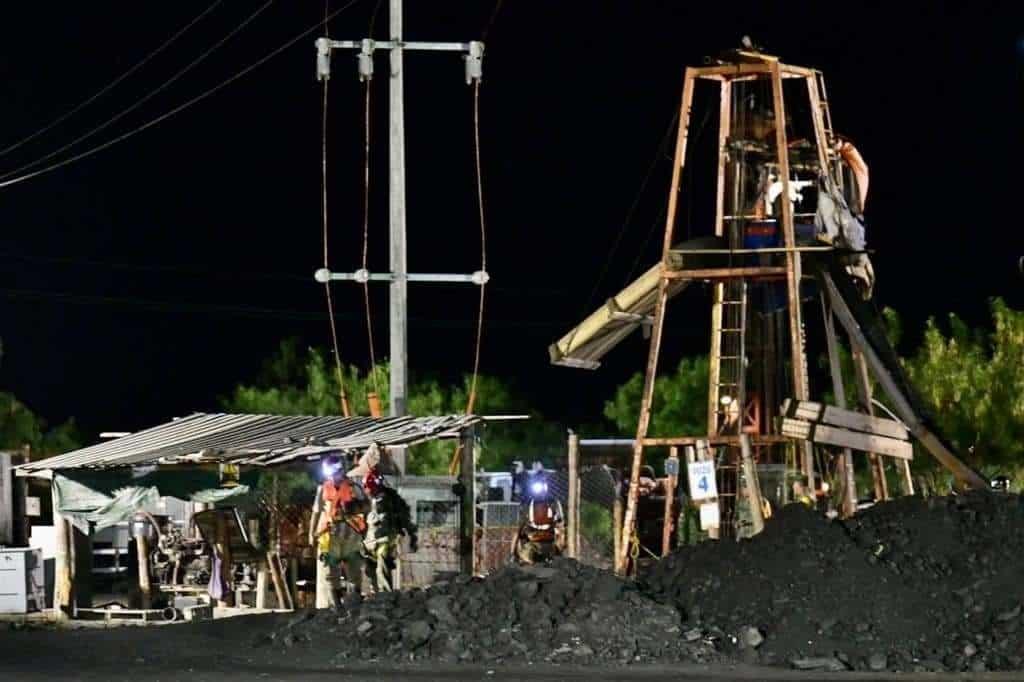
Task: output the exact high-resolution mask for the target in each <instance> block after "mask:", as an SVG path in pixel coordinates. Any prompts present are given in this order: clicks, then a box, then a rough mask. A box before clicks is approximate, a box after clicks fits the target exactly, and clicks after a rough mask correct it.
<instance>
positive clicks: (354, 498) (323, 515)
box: [309, 455, 369, 608]
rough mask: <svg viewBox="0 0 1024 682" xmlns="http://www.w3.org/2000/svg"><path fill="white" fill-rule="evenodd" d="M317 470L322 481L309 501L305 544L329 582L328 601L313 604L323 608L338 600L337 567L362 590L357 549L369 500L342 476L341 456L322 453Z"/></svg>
mask: <svg viewBox="0 0 1024 682" xmlns="http://www.w3.org/2000/svg"><path fill="white" fill-rule="evenodd" d="M321 471H322V473H323V483H321V484H320V486H319V487H317V490H316V499H315V500H314V502H313V514H312V517H311V518H310V521H309V544H310V545H311V546H313V547H314V548H315V550H316V556H317V560H318V561H319V562H320V564H321V565H322V566H321V570H325V571H326V572H327V580H328V581H329V583H330V590H331V592H330V602H331V603H330V604H329V605H328V604H320V603H318V604H317V608H326V607H327V606H334V607H337V606H338V604H339V600H338V582H339V577H340V576H339V575H338V573H337V571H338V568H339V567H340V568H341V569H342V573H343V575H344V578H345V580H346V581H348V583H349V584H350V585H352V588H353V589H354V591H355V592H361V591H362V587H363V571H362V560H361V549H362V544H363V535H364V534H365V533H366V512H367V511H368V510H369V503H368V501H367V500H366V495H365V494H364V493H363V490H362V489H361V488H360V487H359V485H358V484H357V483H355V482H353V481H352V480H351V479H349V478H348V476H346V473H347V472H346V466H345V461H344V460H343V459H342V457H341V456H339V455H328V456H327V457H325V458H324V459H323V460H322V462H321ZM318 573H319V570H318Z"/></svg>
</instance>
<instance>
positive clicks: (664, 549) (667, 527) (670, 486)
mask: <svg viewBox="0 0 1024 682" xmlns="http://www.w3.org/2000/svg"><path fill="white" fill-rule="evenodd" d="M668 462H669V463H668V464H667V465H666V467H667V468H669V469H671V471H672V472H673V473H669V474H668V475H667V476H666V477H665V515H664V518H663V519H662V527H661V556H662V557H666V556H668V553H669V552H670V551H671V550H672V534H673V532H674V531H675V526H676V523H675V522H676V517H677V513H676V504H675V502H676V484H677V482H678V480H679V474H678V472H679V451H678V450H677V449H676V448H672V449H671V450H669V455H668Z"/></svg>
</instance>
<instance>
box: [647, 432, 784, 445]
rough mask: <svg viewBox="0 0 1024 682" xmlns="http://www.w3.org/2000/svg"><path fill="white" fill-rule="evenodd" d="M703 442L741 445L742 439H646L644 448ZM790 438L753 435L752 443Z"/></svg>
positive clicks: (699, 437)
mask: <svg viewBox="0 0 1024 682" xmlns="http://www.w3.org/2000/svg"><path fill="white" fill-rule="evenodd" d="M701 441H704V442H706V443H708V444H710V445H739V444H740V437H739V436H736V435H731V436H723V435H717V436H711V437H710V438H709V437H707V436H673V437H670V438H644V439H643V445H644V447H668V446H673V445H697V444H698V443H700V442H701ZM788 441H789V439H788V438H784V437H783V436H776V435H770V434H752V435H751V443H752V444H754V445H775V444H777V443H786V442H788Z"/></svg>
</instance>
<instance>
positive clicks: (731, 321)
mask: <svg viewBox="0 0 1024 682" xmlns="http://www.w3.org/2000/svg"><path fill="white" fill-rule="evenodd" d="M713 306H714V307H713V309H712V314H711V325H712V329H711V337H712V343H711V358H710V360H711V366H712V368H713V369H712V372H713V373H712V381H711V386H710V388H711V394H712V398H713V401H714V404H713V405H709V408H710V409H711V410H712V411H713V412H712V414H713V415H714V417H712V419H713V422H714V432H715V433H719V434H725V432H726V431H727V430H731V427H732V426H733V425H732V424H729V418H730V416H733V415H735V416H736V417H737V419H736V423H735V434H730V435H737V436H738V435H739V434H740V433H741V431H742V428H743V403H744V400H745V395H744V394H745V387H746V369H747V363H746V352H747V349H746V336H747V334H746V332H747V282H746V280H743V279H739V280H729V281H726V282H722V283H721V284H720V285H718V286H716V287H715V298H714V303H713ZM724 398H729V400H728V401H726V402H725V403H723V399H724ZM726 427H730V428H728V429H727V428H726Z"/></svg>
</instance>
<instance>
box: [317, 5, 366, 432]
mask: <svg viewBox="0 0 1024 682" xmlns="http://www.w3.org/2000/svg"><path fill="white" fill-rule="evenodd" d="M329 3H330V0H324V24H323V25H324V31H325V33H326V31H327V22H328V21H330V14H329V11H328V9H329ZM330 82H331V80H330V78H324V79H323V83H324V88H323V104H322V108H321V117H320V169H321V186H320V189H321V202H320V216H321V218H322V220H323V246H324V269H329V268H330V259H329V257H328V246H327V245H328V239H327V232H328V230H327V225H328V220H327V101H328V100H327V85H328V84H329V83H330ZM324 296H325V298H326V300H327V318H328V320H329V322H330V327H331V349H332V352H333V355H334V371H335V374H336V375H337V379H338V399H339V401H340V402H341V405H340V407H341V414H342V416H343V417H350V416H352V415H351V412H350V411H349V404H348V395H346V393H345V372H344V369H343V368H342V365H341V351H340V350H339V343H338V325H337V323H336V322H335V320H334V301H333V300H332V298H331V281H330V280H329V279H328V280H327V281H326V282H324ZM371 371H372V370H371Z"/></svg>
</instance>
